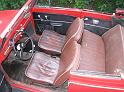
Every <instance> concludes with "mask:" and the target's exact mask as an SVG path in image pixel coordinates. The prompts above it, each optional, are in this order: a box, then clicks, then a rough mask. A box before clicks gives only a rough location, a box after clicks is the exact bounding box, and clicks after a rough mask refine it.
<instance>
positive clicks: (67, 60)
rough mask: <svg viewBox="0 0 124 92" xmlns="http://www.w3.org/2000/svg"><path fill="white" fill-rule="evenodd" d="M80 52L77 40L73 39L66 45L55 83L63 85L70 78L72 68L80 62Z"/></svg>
mask: <svg viewBox="0 0 124 92" xmlns="http://www.w3.org/2000/svg"><path fill="white" fill-rule="evenodd" d="M79 53H80V44H78V43H77V42H76V41H71V42H69V43H68V44H67V45H66V46H65V48H64V50H63V52H62V54H61V57H60V65H59V66H60V67H59V71H58V75H57V77H56V79H55V81H54V84H55V85H61V84H63V83H64V82H65V81H66V80H67V79H68V78H69V75H70V70H71V69H72V68H73V67H75V65H78V63H79ZM77 67H78V66H77Z"/></svg>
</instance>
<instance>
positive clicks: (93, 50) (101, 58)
mask: <svg viewBox="0 0 124 92" xmlns="http://www.w3.org/2000/svg"><path fill="white" fill-rule="evenodd" d="M80 55H81V56H80V66H79V70H89V71H99V72H105V48H104V42H103V40H102V38H101V37H100V36H98V35H96V34H94V33H92V32H90V31H87V30H84V33H83V39H82V43H81V52H80Z"/></svg>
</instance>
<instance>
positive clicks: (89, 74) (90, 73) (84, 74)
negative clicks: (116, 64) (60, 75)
mask: <svg viewBox="0 0 124 92" xmlns="http://www.w3.org/2000/svg"><path fill="white" fill-rule="evenodd" d="M70 73H71V75H76V76H80V77H91V78H104V79H116V80H121V76H120V75H114V74H113V75H112V74H106V73H103V72H98V73H97V72H93V71H87V70H84V71H83V70H82V71H81V72H79V71H71V72H70Z"/></svg>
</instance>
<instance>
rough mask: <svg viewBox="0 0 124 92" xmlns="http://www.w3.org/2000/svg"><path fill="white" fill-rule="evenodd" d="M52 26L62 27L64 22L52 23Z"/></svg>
mask: <svg viewBox="0 0 124 92" xmlns="http://www.w3.org/2000/svg"><path fill="white" fill-rule="evenodd" d="M50 24H51V25H52V26H58V27H60V26H62V25H63V24H62V23H50Z"/></svg>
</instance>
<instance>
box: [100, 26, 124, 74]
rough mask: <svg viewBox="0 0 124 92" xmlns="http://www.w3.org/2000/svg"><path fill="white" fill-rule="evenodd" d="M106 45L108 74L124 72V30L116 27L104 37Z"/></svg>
mask: <svg viewBox="0 0 124 92" xmlns="http://www.w3.org/2000/svg"><path fill="white" fill-rule="evenodd" d="M102 38H103V40H104V44H105V52H106V58H105V61H106V62H105V64H106V72H107V73H110V74H111V73H112V74H113V73H122V71H123V72H124V28H123V27H121V25H116V26H115V27H113V28H112V29H110V30H109V31H108V32H106V33H105V34H104V35H103V36H102Z"/></svg>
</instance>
